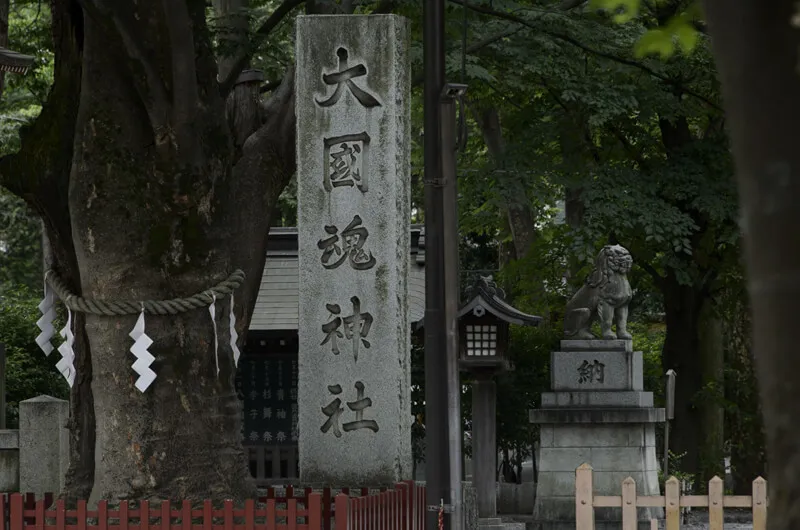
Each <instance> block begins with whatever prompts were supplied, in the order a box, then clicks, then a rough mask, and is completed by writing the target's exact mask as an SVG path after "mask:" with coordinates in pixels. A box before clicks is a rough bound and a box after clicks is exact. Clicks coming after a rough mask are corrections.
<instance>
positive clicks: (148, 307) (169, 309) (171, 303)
mask: <svg viewBox="0 0 800 530" xmlns="http://www.w3.org/2000/svg"><path fill="white" fill-rule="evenodd" d="M45 281H47V283H48V284H49V285H50V287H52V288H53V291H55V292H56V294H57V295H58V297H59V298H60V299H61V300H62V301H63V302H64V305H66V306H67V307H68V308H69V309H70V310H72V311H79V312H81V313H89V314H92V315H105V316H114V315H138V314H139V313H141V312H142V307H144V311H145V313H149V314H151V315H177V314H178V313H186V312H188V311H192V310H193V309H199V308H201V307H208V304H209V303H211V301H212V300H214V299H215V298H222V297H224V296H227V295H229V294H231V293H233V291H234V290H236V289H237V288H238V287H239V286H240V285H241V284H242V282H244V272H243V271H242V270H240V269H237V270H235V271H233V273H231V275H230V276H228V277H227V278H226V279H225V280H223V281H221V282H220V283H218V284H217V285H215V286H214V287H211V288H210V289H206V290H205V291H201V292H199V293H196V294H193V295H192V296H189V297H186V298H173V299H172V300H145V301H122V302H113V301H112V302H106V301H102V300H92V299H89V298H82V297H80V296H76V295H75V294H73V293H72V292H70V290H69V288H68V287H67V285H66V284H65V283H64V281H63V280H62V279H61V278H60V277H59V276H58V275H57V274H56V273H55V271H53V270H49V271H47V272H46V273H45Z"/></svg>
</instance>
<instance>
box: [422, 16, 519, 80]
mask: <svg viewBox="0 0 800 530" xmlns="http://www.w3.org/2000/svg"><path fill="white" fill-rule="evenodd" d="M520 31H522V28H514V29H507V30H505V31H501V32H500V33H498V34H496V35H491V36H489V37H486V38H485V39H483V40H479V41H478V42H476V43H474V44H471V45H470V46H467V50H466V52H467V54H472V53H477V52H479V51H480V50H482V49H483V48H486V47H487V46H491V45H492V44H494V43H495V42H497V41H500V40H503V39H505V38H506V37H510V36H511V35H514V34H515V33H519V32H520ZM424 81H425V73H424V72H419V73H417V74H416V75H415V76H414V77H413V79H412V80H411V84H412V85H413V86H417V85H421V84H422V83H423V82H424Z"/></svg>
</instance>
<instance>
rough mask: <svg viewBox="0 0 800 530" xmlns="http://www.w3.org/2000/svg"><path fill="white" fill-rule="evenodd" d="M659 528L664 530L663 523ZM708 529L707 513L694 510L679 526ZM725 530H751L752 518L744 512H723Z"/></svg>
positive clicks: (688, 528)
mask: <svg viewBox="0 0 800 530" xmlns="http://www.w3.org/2000/svg"><path fill="white" fill-rule="evenodd" d="M661 528H662V529H663V528H664V525H663V523H662V524H661ZM707 528H708V512H707V511H706V510H700V509H697V508H695V509H694V510H692V511H691V512H689V514H687V515H686V518H685V519H684V521H683V524H681V529H682V530H706V529H707ZM725 530H753V516H752V514H751V513H750V512H748V511H746V510H744V511H740V510H731V509H727V510H725Z"/></svg>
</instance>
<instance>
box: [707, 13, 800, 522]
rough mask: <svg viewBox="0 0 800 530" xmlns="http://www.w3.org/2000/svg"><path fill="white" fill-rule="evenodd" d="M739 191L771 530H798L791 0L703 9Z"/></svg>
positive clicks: (799, 228) (799, 263)
mask: <svg viewBox="0 0 800 530" xmlns="http://www.w3.org/2000/svg"><path fill="white" fill-rule="evenodd" d="M706 13H707V15H708V22H709V29H710V31H711V34H712V36H713V41H712V43H713V45H714V52H715V56H716V58H717V65H718V68H719V72H720V75H721V78H722V89H723V96H724V98H723V99H724V101H725V109H726V111H727V115H728V121H729V126H730V130H731V134H732V140H733V142H732V145H733V152H734V158H735V161H736V169H737V176H738V182H739V197H740V201H741V209H742V227H743V234H744V240H745V258H746V263H747V274H748V284H749V293H750V300H751V303H752V309H753V347H754V354H755V358H756V364H757V367H758V374H759V381H760V385H759V386H760V392H761V399H762V404H763V407H764V423H765V426H766V432H767V454H768V457H769V467H770V470H772V471H773V472H772V473H771V474H770V483H769V490H770V510H769V528H770V529H772V530H778V529H780V530H783V529H785V530H790V529H792V530H794V529H795V528H798V527H800V504H798V503H797V499H798V498H800V445H798V440H800V423H798V421H797V412H796V410H797V403H800V384H798V376H797V374H798V373H800V356H799V355H798V354H797V340H798V339H797V321H798V316H797V311H796V308H797V305H798V300H800V281H798V278H800V208H798V207H797V204H798V202H800V150H798V149H797V130H798V123H800V101H799V100H798V99H797V94H798V93H800V77H798V66H797V65H798V54H799V53H800V31H798V29H797V25H796V24H797V15H796V7H795V2H794V1H793V0H776V1H774V2H762V1H760V0H741V1H738V2H728V1H723V0H706Z"/></svg>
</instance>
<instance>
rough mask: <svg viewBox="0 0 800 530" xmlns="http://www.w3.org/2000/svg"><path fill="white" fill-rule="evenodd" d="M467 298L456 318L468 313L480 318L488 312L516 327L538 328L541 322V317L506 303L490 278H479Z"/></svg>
mask: <svg viewBox="0 0 800 530" xmlns="http://www.w3.org/2000/svg"><path fill="white" fill-rule="evenodd" d="M469 296H470V299H469V301H467V303H466V304H464V305H463V306H462V307H461V309H460V310H459V311H458V318H462V317H464V316H466V315H469V314H470V313H472V314H474V315H475V316H477V317H480V316H483V314H485V312H486V311H488V312H489V313H491V314H493V315H494V316H496V317H497V318H499V319H500V320H503V321H504V322H508V323H509V324H516V325H517V326H538V325H539V323H540V322H541V321H542V317H537V316H536V315H529V314H527V313H523V312H522V311H520V310H519V309H517V308H515V307H513V306H511V305H510V304H509V303H507V302H506V301H505V297H506V294H505V292H504V291H503V290H502V289H501V288H500V287H498V286H497V283H495V281H494V279H493V278H492V277H491V276H481V277H479V278H478V281H477V282H476V283H475V285H474V286H473V287H472V288H471V289H470V292H469ZM479 313H480V314H479Z"/></svg>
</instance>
